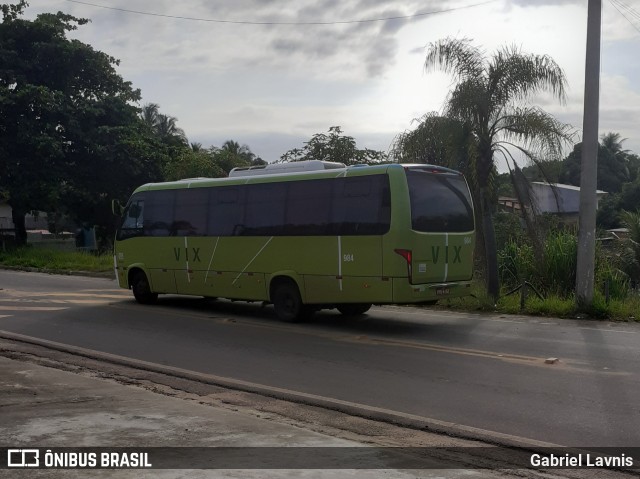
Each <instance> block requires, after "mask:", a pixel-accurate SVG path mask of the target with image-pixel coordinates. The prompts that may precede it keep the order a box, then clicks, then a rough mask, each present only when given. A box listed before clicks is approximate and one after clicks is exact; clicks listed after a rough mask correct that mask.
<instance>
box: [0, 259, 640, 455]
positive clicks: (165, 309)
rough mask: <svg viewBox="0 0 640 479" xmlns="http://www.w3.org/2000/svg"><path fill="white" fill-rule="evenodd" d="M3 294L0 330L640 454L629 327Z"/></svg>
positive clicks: (411, 311)
mask: <svg viewBox="0 0 640 479" xmlns="http://www.w3.org/2000/svg"><path fill="white" fill-rule="evenodd" d="M0 288H2V289H1V290H0V330H5V331H11V332H15V333H21V334H26V335H30V336H34V337H38V338H43V339H48V340H51V341H57V342H61V343H65V344H70V345H74V346H80V347H84V348H89V349H94V350H98V351H103V352H109V353H112V354H118V355H122V356H127V357H132V358H136V359H142V360H146V361H151V362H154V363H159V364H163V365H170V366H176V367H180V368H184V369H189V370H194V371H198V372H203V373H208V374H215V375H219V376H225V377H229V378H234V379H241V380H246V381H252V382H255V383H259V384H264V385H268V386H275V387H280V388H286V389H290V390H293V391H300V392H306V393H311V394H317V395H321V396H326V397H331V398H336V399H341V400H345V401H351V402H356V403H361V404H366V405H370V406H376V407H382V408H386V409H391V410H395V411H401V412H406V413H411V414H416V415H420V416H423V417H428V418H433V419H437V420H441V421H448V422H452V423H457V424H462V425H465V426H472V427H476V428H482V429H486V430H491V431H497V432H501V433H505V434H511V435H515V436H520V437H525V438H531V439H536V440H539V441H545V442H549V443H555V444H562V445H570V446H576V447H593V446H640V381H638V379H639V374H638V372H639V371H640V353H639V347H638V343H639V340H640V325H636V324H612V323H603V322H590V321H567V320H565V321H561V320H554V319H540V318H538V319H535V318H534V319H532V318H520V317H500V316H493V317H489V316H481V315H473V314H455V313H450V312H442V311H430V310H420V309H415V308H397V307H384V308H374V309H372V311H371V312H370V314H368V315H367V316H364V317H362V318H359V319H351V320H345V318H343V317H342V316H340V315H339V314H337V313H333V312H322V313H320V314H318V315H317V316H316V317H315V318H314V319H313V320H311V321H310V322H307V323H304V324H293V325H291V324H283V323H280V322H278V321H277V320H276V318H275V315H274V313H273V310H272V308H270V307H266V308H261V307H260V305H259V304H246V303H230V302H224V301H220V302H208V301H206V300H202V299H195V298H180V297H175V296H174V297H166V298H161V300H160V303H159V305H157V306H141V305H138V304H136V303H135V302H134V301H133V299H132V297H131V295H130V293H128V292H127V291H124V290H119V289H117V287H116V284H115V283H114V282H113V281H109V280H102V279H94V278H78V277H66V276H50V275H40V274H34V273H19V272H8V271H0ZM550 357H556V358H559V359H560V361H559V362H558V363H556V364H546V363H545V359H547V358H550Z"/></svg>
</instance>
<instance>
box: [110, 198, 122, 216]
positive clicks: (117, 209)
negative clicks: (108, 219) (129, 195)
mask: <svg viewBox="0 0 640 479" xmlns="http://www.w3.org/2000/svg"><path fill="white" fill-rule="evenodd" d="M111 212H112V213H113V214H114V215H116V216H122V213H124V206H122V205H121V204H120V202H119V201H118V200H111Z"/></svg>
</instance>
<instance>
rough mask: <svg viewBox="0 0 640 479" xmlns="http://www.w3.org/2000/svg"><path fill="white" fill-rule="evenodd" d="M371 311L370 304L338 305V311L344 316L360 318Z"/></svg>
mask: <svg viewBox="0 0 640 479" xmlns="http://www.w3.org/2000/svg"><path fill="white" fill-rule="evenodd" d="M369 309H371V304H370V303H344V304H340V305H338V311H340V312H341V313H342V314H344V315H345V316H360V315H361V314H364V313H366V312H367V311H369Z"/></svg>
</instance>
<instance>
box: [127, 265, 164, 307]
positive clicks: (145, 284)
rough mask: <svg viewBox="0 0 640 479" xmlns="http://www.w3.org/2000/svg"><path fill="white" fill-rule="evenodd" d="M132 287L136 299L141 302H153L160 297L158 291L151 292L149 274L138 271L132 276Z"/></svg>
mask: <svg viewBox="0 0 640 479" xmlns="http://www.w3.org/2000/svg"><path fill="white" fill-rule="evenodd" d="M131 289H132V291H133V296H134V297H135V298H136V301H137V302H138V303H140V304H153V303H155V302H156V300H157V299H158V293H152V292H151V286H149V280H148V279H147V275H146V274H144V273H143V272H142V271H138V272H137V273H135V274H134V275H133V277H132V278H131Z"/></svg>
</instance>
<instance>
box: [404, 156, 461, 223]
mask: <svg viewBox="0 0 640 479" xmlns="http://www.w3.org/2000/svg"><path fill="white" fill-rule="evenodd" d="M407 182H408V184H409V199H410V202H411V227H412V229H413V230H415V231H421V232H437V233H446V232H453V233H455V232H458V233H459V232H467V231H473V208H472V203H471V195H470V193H469V188H468V187H467V183H466V181H465V180H464V177H463V176H462V175H458V174H453V173H432V172H429V171H427V170H423V169H408V170H407Z"/></svg>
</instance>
